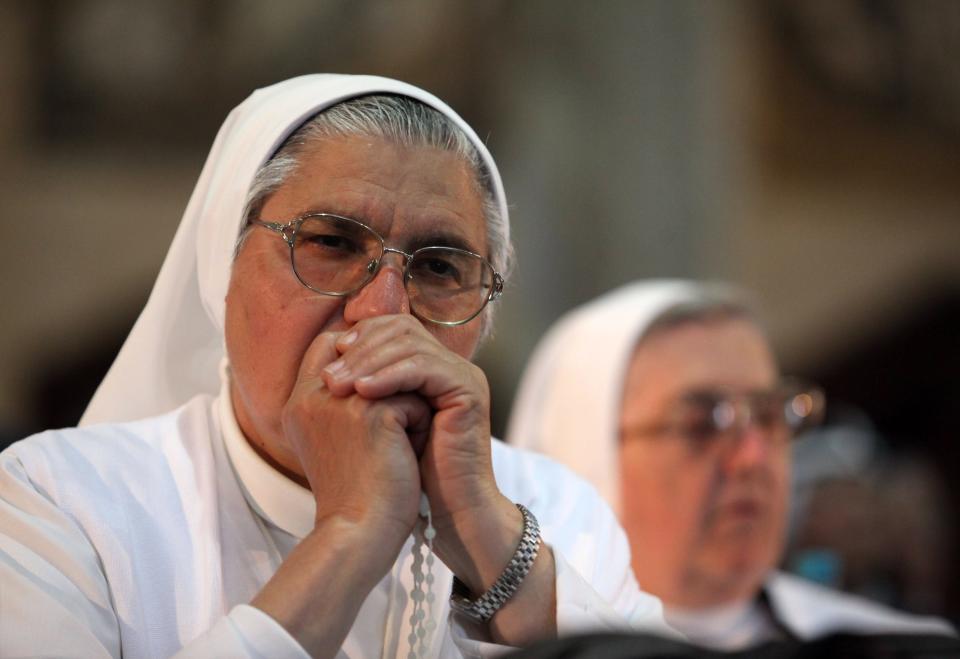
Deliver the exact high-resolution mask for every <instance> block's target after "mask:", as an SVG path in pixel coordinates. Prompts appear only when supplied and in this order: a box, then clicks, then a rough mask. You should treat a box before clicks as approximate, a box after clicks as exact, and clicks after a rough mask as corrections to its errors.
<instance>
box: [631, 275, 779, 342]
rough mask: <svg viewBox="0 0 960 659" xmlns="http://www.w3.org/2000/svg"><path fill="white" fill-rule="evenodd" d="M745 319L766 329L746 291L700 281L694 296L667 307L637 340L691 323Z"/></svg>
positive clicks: (726, 285)
mask: <svg viewBox="0 0 960 659" xmlns="http://www.w3.org/2000/svg"><path fill="white" fill-rule="evenodd" d="M719 320H746V321H749V322H751V323H753V324H754V325H756V326H757V327H759V328H761V329H763V326H762V324H761V322H760V319H759V317H758V316H757V314H756V312H755V311H754V305H753V304H752V301H751V300H750V299H749V298H748V296H747V294H746V293H744V292H743V291H741V290H739V289H737V288H735V287H733V286H730V285H729V284H723V283H718V282H709V283H702V284H698V285H697V286H696V288H695V289H694V292H693V294H692V297H690V298H689V299H686V300H684V301H682V302H678V303H676V304H674V305H671V306H669V307H667V308H666V309H664V310H663V311H662V312H661V313H660V314H659V315H658V316H657V317H656V318H654V320H653V322H651V323H650V324H649V325H648V326H647V328H646V330H644V332H643V334H642V335H641V336H640V338H639V339H638V343H639V342H640V341H642V340H643V339H645V338H646V337H648V336H650V335H651V334H655V333H660V332H664V331H667V330H670V329H673V328H676V327H679V326H681V325H688V324H691V323H694V324H697V323H710V322H715V321H719Z"/></svg>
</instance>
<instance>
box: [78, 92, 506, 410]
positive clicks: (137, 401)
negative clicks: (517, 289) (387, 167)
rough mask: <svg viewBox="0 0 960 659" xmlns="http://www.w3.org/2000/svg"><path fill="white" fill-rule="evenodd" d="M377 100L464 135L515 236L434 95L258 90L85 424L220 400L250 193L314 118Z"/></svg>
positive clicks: (238, 113) (209, 173) (497, 188)
mask: <svg viewBox="0 0 960 659" xmlns="http://www.w3.org/2000/svg"><path fill="white" fill-rule="evenodd" d="M376 93H386V94H400V95H403V96H409V97H411V98H414V99H417V100H419V101H421V102H423V103H425V104H427V105H429V106H431V107H433V108H435V109H436V110H438V111H440V112H442V113H443V114H444V115H446V116H447V117H449V118H450V119H452V120H453V121H454V122H455V123H456V124H457V125H458V126H459V127H460V128H461V129H462V130H463V131H464V133H465V134H466V135H467V136H468V137H469V138H470V140H471V141H472V142H473V144H474V145H475V146H476V148H477V150H478V151H479V153H480V155H481V157H482V158H483V159H484V162H485V163H486V166H487V168H488V170H489V172H490V180H491V185H492V186H493V189H494V192H495V195H496V197H497V201H498V203H499V207H500V212H501V214H502V216H503V218H504V224H505V225H506V227H507V228H508V227H509V221H508V218H509V215H508V213H507V206H506V197H505V196H504V192H503V185H502V183H501V180H500V174H499V172H498V171H497V167H496V164H495V163H494V162H493V158H492V157H491V156H490V153H489V152H488V151H487V149H486V147H485V146H484V145H483V142H482V141H481V140H480V138H479V137H477V135H476V133H474V131H473V130H472V129H471V128H470V127H469V126H468V125H467V124H466V122H464V121H463V119H461V118H460V117H459V115H457V114H456V113H455V112H454V111H453V110H452V109H450V107H448V106H447V105H446V104H445V103H444V102H443V101H441V100H440V99H438V98H436V97H435V96H433V95H432V94H429V93H427V92H425V91H423V90H421V89H418V88H416V87H413V86H412V85H408V84H406V83H403V82H399V81H396V80H390V79H388V78H379V77H374V76H349V75H336V74H316V75H306V76H301V77H299V78H293V79H290V80H286V81H284V82H281V83H278V84H275V85H272V86H270V87H266V88H264V89H260V90H257V91H256V92H254V93H253V94H252V95H251V96H250V97H249V98H248V99H247V100H245V101H244V102H243V103H241V104H240V105H238V106H237V107H236V108H234V110H233V111H232V112H231V113H230V115H229V116H228V117H227V119H226V121H225V122H224V123H223V126H221V128H220V132H219V133H218V134H217V138H216V140H215V141H214V143H213V147H212V148H211V149H210V154H209V155H208V156H207V162H206V164H205V165H204V167H203V171H202V173H201V174H200V179H199V180H198V181H197V185H196V187H195V188H194V190H193V194H192V196H191V197H190V202H189V203H188V204H187V209H186V211H185V212H184V214H183V219H182V220H181V221H180V226H179V228H178V229H177V233H176V235H175V236H174V239H173V243H172V244H171V245H170V251H169V252H168V253H167V257H166V259H165V260H164V262H163V266H162V267H161V269H160V274H159V275H158V276H157V280H156V282H155V283H154V286H153V291H152V292H151V293H150V298H149V300H148V301H147V304H146V306H145V307H144V309H143V311H142V312H141V314H140V317H139V318H138V319H137V322H136V324H135V325H134V327H133V329H132V330H131V332H130V335H129V336H128V337H127V340H126V342H125V343H124V344H123V347H122V348H121V349H120V352H119V354H118V355H117V358H116V360H115V361H114V362H113V365H112V366H111V368H110V371H109V372H108V373H107V375H106V377H104V379H103V381H102V382H101V383H100V387H99V388H98V389H97V392H96V394H95V395H94V397H93V399H92V400H91V402H90V404H89V405H88V406H87V409H86V412H85V413H84V415H83V418H82V419H81V420H80V425H90V424H93V423H100V422H117V421H129V420H133V419H139V418H144V417H148V416H153V415H156V414H160V413H162V412H166V411H169V410H171V409H173V408H175V407H177V406H179V405H181V404H183V403H184V402H186V401H187V400H189V399H190V398H192V397H193V396H195V395H197V394H199V393H210V394H215V393H217V391H218V390H219V388H220V381H219V371H218V368H219V364H220V361H221V360H222V358H223V356H224V340H223V324H224V298H225V296H226V293H227V284H228V282H229V278H230V265H231V262H232V259H233V249H234V244H235V242H236V238H237V235H238V233H239V231H240V228H241V221H242V219H243V218H242V217H241V216H242V214H243V207H244V203H245V201H246V196H247V191H248V189H249V188H250V184H251V183H252V182H253V178H254V176H255V175H256V172H257V170H258V169H259V168H260V166H261V165H262V164H263V163H264V162H266V161H267V160H268V159H269V158H270V157H271V156H272V155H273V153H274V152H275V151H276V150H277V148H279V146H280V145H281V144H282V143H283V141H284V140H285V139H286V138H287V136H289V135H290V133H292V132H293V131H294V130H296V129H297V128H298V127H299V126H300V125H301V124H302V123H303V122H304V121H306V120H307V119H308V118H309V117H311V116H312V115H314V114H316V113H317V112H319V111H320V110H323V109H324V108H327V107H329V106H331V105H333V104H335V103H338V102H340V101H343V100H346V99H349V98H353V97H356V96H362V95H366V94H376ZM506 238H507V240H509V235H507V236H506Z"/></svg>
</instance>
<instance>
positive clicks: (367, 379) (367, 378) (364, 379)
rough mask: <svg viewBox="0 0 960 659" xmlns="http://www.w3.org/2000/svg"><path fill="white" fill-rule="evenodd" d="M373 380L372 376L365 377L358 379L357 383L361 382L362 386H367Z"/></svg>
mask: <svg viewBox="0 0 960 659" xmlns="http://www.w3.org/2000/svg"><path fill="white" fill-rule="evenodd" d="M372 380H373V376H372V375H364V376H363V377H362V378H357V382H359V383H360V384H366V383H368V382H370V381H372Z"/></svg>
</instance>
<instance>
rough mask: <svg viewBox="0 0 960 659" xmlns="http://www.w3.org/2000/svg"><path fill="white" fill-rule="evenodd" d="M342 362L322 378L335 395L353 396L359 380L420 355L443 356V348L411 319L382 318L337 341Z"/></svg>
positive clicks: (361, 324)
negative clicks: (390, 365)
mask: <svg viewBox="0 0 960 659" xmlns="http://www.w3.org/2000/svg"><path fill="white" fill-rule="evenodd" d="M337 350H338V351H339V352H340V353H341V354H340V357H339V359H337V360H335V361H333V362H332V363H330V364H328V365H327V367H326V369H324V373H323V377H324V380H325V382H326V384H327V386H328V388H329V389H330V390H331V392H333V393H334V394H335V395H338V396H346V395H349V394H351V393H353V391H354V388H353V384H354V382H355V380H356V379H357V378H360V377H363V376H365V375H369V374H371V373H374V372H376V371H378V370H380V369H382V368H384V367H385V366H387V365H389V364H391V363H393V362H397V361H400V360H402V359H405V358H408V357H411V356H413V355H415V354H418V353H433V354H440V353H442V352H445V349H444V348H443V346H441V345H440V343H439V342H438V341H437V340H436V339H435V338H434V337H433V335H431V334H430V333H429V332H427V331H426V329H425V328H424V327H423V326H422V325H421V324H420V322H419V321H417V320H416V319H414V318H411V317H410V316H390V317H386V316H381V317H377V318H370V319H366V320H363V321H361V322H359V323H357V324H356V325H355V326H354V327H353V328H351V329H350V331H348V332H346V333H345V334H343V335H341V336H340V337H339V339H338V341H337Z"/></svg>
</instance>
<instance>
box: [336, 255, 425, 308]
mask: <svg viewBox="0 0 960 659" xmlns="http://www.w3.org/2000/svg"><path fill="white" fill-rule="evenodd" d="M403 266H404V262H403V257H402V256H399V255H395V254H384V255H383V258H382V259H381V262H380V268H379V269H378V270H377V274H375V275H374V277H373V279H371V280H370V281H369V282H368V283H367V285H366V286H364V287H363V288H361V289H360V290H359V291H357V292H355V293H352V294H350V295H349V296H347V303H346V305H344V308H343V318H344V320H346V321H347V322H348V323H350V324H351V325H352V324H353V323H356V322H358V321H361V320H363V319H364V318H373V317H375V316H383V315H386V314H398V313H410V298H409V297H408V296H407V289H406V288H405V287H404V285H403Z"/></svg>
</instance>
